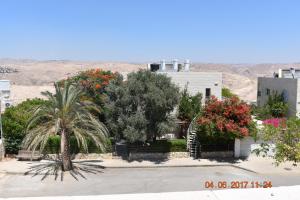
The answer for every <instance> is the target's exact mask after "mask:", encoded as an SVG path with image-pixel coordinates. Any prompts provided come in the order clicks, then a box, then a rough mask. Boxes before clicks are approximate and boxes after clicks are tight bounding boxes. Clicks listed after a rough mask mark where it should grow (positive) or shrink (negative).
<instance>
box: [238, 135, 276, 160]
mask: <svg viewBox="0 0 300 200" xmlns="http://www.w3.org/2000/svg"><path fill="white" fill-rule="evenodd" d="M263 142H264V141H262V140H257V141H255V140H254V139H253V138H252V137H244V138H242V139H235V143H234V157H236V158H239V157H249V156H250V155H251V152H252V151H253V150H254V149H259V148H260V144H261V143H263ZM264 143H265V142H264ZM268 144H270V145H271V147H272V148H271V149H270V150H269V152H268V153H267V155H268V156H273V155H274V148H275V145H274V144H272V143H271V142H268Z"/></svg>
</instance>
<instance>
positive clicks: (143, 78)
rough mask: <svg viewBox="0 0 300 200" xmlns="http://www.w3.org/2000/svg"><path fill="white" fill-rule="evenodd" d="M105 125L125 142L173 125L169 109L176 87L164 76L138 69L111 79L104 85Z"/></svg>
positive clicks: (157, 133)
mask: <svg viewBox="0 0 300 200" xmlns="http://www.w3.org/2000/svg"><path fill="white" fill-rule="evenodd" d="M107 96H108V98H107V104H106V106H107V110H108V112H107V115H106V119H107V126H108V128H109V130H110V131H111V133H112V134H113V135H114V136H115V137H116V139H117V140H119V139H123V138H125V139H127V140H128V141H129V142H136V141H141V142H144V141H146V140H151V139H155V138H156V137H157V136H161V135H163V134H165V133H167V132H168V131H170V130H171V129H172V127H174V126H173V125H174V122H173V121H174V120H172V119H171V118H170V115H169V114H170V112H172V111H173V109H174V107H175V106H176V105H177V103H178V99H179V88H178V87H176V86H175V84H173V83H172V82H171V79H170V78H168V77H167V76H166V75H163V74H157V73H152V72H150V71H145V70H140V71H138V72H133V73H130V74H129V75H128V78H127V81H123V80H122V77H118V78H117V79H115V80H113V81H111V83H110V84H109V85H108V87H107Z"/></svg>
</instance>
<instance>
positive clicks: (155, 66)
mask: <svg viewBox="0 0 300 200" xmlns="http://www.w3.org/2000/svg"><path fill="white" fill-rule="evenodd" d="M150 70H151V72H156V71H158V70H159V64H151V65H150Z"/></svg>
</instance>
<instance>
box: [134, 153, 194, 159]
mask: <svg viewBox="0 0 300 200" xmlns="http://www.w3.org/2000/svg"><path fill="white" fill-rule="evenodd" d="M188 157H189V153H188V152H169V153H130V154H129V160H144V159H153V160H156V159H158V160H159V159H171V158H188Z"/></svg>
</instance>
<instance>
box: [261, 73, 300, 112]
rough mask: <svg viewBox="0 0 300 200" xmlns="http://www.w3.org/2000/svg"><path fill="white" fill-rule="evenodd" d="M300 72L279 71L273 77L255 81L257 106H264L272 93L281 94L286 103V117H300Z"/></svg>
mask: <svg viewBox="0 0 300 200" xmlns="http://www.w3.org/2000/svg"><path fill="white" fill-rule="evenodd" d="M299 80H300V70H299V69H294V68H291V69H280V70H279V72H278V73H274V75H273V77H259V78H258V81H257V105H258V106H259V107H262V106H264V105H266V103H267V101H268V98H269V96H270V95H272V93H273V92H277V93H278V94H282V95H283V97H284V100H285V101H286V102H287V103H288V116H298V117H299V116H300V81H299Z"/></svg>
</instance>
